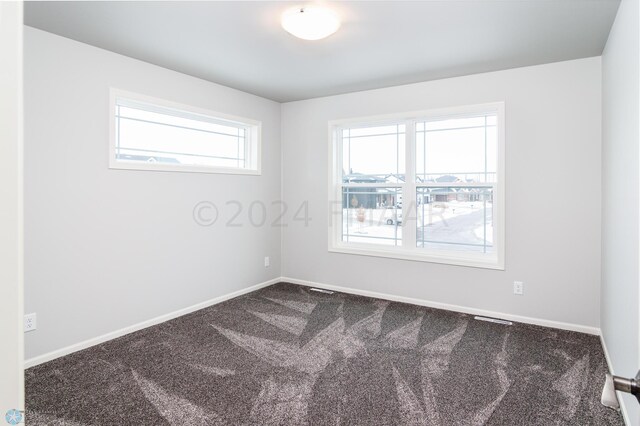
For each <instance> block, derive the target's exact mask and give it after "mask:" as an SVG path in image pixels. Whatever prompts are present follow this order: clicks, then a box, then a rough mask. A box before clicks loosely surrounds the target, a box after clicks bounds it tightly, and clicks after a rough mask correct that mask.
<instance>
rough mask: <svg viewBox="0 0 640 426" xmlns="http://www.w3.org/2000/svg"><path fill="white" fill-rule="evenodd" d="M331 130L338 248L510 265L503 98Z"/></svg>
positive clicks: (333, 239)
mask: <svg viewBox="0 0 640 426" xmlns="http://www.w3.org/2000/svg"><path fill="white" fill-rule="evenodd" d="M330 128H331V146H332V149H331V163H332V172H331V188H330V198H331V200H330V202H331V203H332V205H333V208H332V217H331V221H330V242H329V249H330V250H331V251H338V252H345V253H353V254H363V255H374V256H383V257H393V258H401V259H410V260H423V261H432V262H438V263H449V264H455V265H466V266H477V267H486V268H496V269H502V268H503V267H504V190H503V188H504V173H503V171H504V164H503V162H504V160H503V158H504V157H503V154H504V130H503V129H504V107H503V104H501V103H496V104H489V105H477V106H469V107H460V108H453V109H447V110H439V111H425V112H420V113H412V114H406V115H400V116H393V117H381V118H380V117H374V118H366V119H357V120H342V121H335V122H332V123H330Z"/></svg>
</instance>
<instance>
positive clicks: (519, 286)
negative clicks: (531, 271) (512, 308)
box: [513, 281, 524, 296]
mask: <svg viewBox="0 0 640 426" xmlns="http://www.w3.org/2000/svg"><path fill="white" fill-rule="evenodd" d="M513 294H517V295H519V296H522V295H523V294H524V283H523V282H522V281H514V282H513Z"/></svg>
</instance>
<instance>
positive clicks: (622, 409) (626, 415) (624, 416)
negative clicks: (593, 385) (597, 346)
mask: <svg viewBox="0 0 640 426" xmlns="http://www.w3.org/2000/svg"><path fill="white" fill-rule="evenodd" d="M600 343H601V344H602V349H603V350H604V357H605V359H606V360H607V367H609V372H610V373H611V374H615V372H614V370H613V364H612V363H611V357H610V356H609V350H608V349H607V343H606V342H605V340H604V336H603V335H602V333H600ZM603 386H604V383H603ZM617 396H618V403H619V404H620V412H621V413H622V419H623V420H624V424H625V425H627V426H631V421H629V412H628V411H627V405H626V404H625V400H624V399H623V398H620V393H618V394H617Z"/></svg>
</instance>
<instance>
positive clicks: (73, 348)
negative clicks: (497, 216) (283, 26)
mask: <svg viewBox="0 0 640 426" xmlns="http://www.w3.org/2000/svg"><path fill="white" fill-rule="evenodd" d="M281 281H283V282H289V283H292V284H300V285H305V286H310V287H318V288H323V289H326V290H334V291H339V292H343V293H349V294H356V295H360V296H367V297H374V298H378V299H385V300H391V301H394V302H402V303H410V304H412V305H419V306H427V307H430V308H437V309H444V310H448V311H454V312H462V313H466V314H471V315H481V316H486V317H492V318H502V319H506V320H510V321H515V322H521V323H525V324H534V325H540V326H543V327H551V328H558V329H562V330H570V331H578V332H581V333H587V334H593V335H598V336H599V335H600V329H598V328H596V327H588V326H583V325H578V324H570V323H564V322H558V321H550V320H544V319H539V318H530V317H524V316H519V315H511V314H505V313H502V312H494V311H487V310H483V309H476V308H470V307H466V306H459V305H451V304H448V303H440V302H433V301H429V300H423V299H415V298H412V297H405V296H396V295H392V294H387V293H378V292H373V291H367V290H359V289H355V288H349V287H343V286H337V285H333V284H324V283H318V282H313V281H307V280H301V279H297V278H291V277H278V278H273V279H271V280H269V281H265V282H263V283H260V284H256V285H254V286H251V287H247V288H244V289H241V290H238V291H235V292H233V293H229V294H226V295H223V296H219V297H216V298H214V299H210V300H207V301H205V302H201V303H197V304H195V305H192V306H189V307H186V308H183V309H179V310H177V311H174V312H171V313H168V314H165V315H161V316H158V317H156V318H152V319H149V320H146V321H143V322H140V323H137V324H133V325H130V326H128V327H125V328H122V329H120V330H116V331H112V332H109V333H106V334H103V335H101V336H97V337H94V338H91V339H88V340H85V341H82V342H79V343H75V344H73V345H70V346H66V347H64V348H61V349H57V350H55V351H51V352H48V353H46V354H43V355H39V356H36V357H33V358H30V359H28V360H26V361H25V362H24V368H25V369H26V368H31V367H34V366H36V365H39V364H42V363H45V362H47V361H51V360H54V359H56V358H60V357H62V356H65V355H69V354H71V353H74V352H77V351H80V350H83V349H86V348H90V347H91V346H95V345H99V344H101V343H104V342H106V341H108V340H112V339H115V338H118V337H121V336H124V335H126V334H129V333H133V332H135V331H138V330H142V329H144V328H147V327H151V326H153V325H156V324H160V323H163V322H165V321H169V320H171V319H174V318H177V317H180V316H183V315H187V314H190V313H191V312H195V311H197V310H200V309H204V308H207V307H209V306H212V305H215V304H218V303H221V302H224V301H225V300H229V299H233V298H234V297H238V296H242V295H244V294H247V293H251V292H252V291H256V290H259V289H261V288H264V287H267V286H269V285H272V284H275V283H277V282H281ZM603 347H604V345H603ZM605 353H606V347H605Z"/></svg>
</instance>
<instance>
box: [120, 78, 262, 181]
mask: <svg viewBox="0 0 640 426" xmlns="http://www.w3.org/2000/svg"><path fill="white" fill-rule="evenodd" d="M117 98H125V99H127V100H131V101H139V102H143V103H146V104H152V105H157V106H160V107H164V108H169V109H174V110H177V111H186V112H189V113H193V114H199V115H204V116H208V117H212V118H217V119H220V121H230V122H233V123H237V124H241V125H244V126H247V140H248V143H249V144H251V145H252V146H250V147H248V149H247V155H249V156H252V157H250V158H249V161H250V163H251V164H252V167H251V168H239V167H238V168H236V167H213V166H194V165H174V164H159V163H142V162H135V161H131V162H128V161H125V160H117V159H116V117H115V113H116V99H117ZM254 153H255V154H254ZM109 168H110V169H119V170H145V171H157V172H187V173H215V174H235V175H260V174H262V122H260V121H257V120H252V119H249V118H244V117H238V116H235V115H230V114H224V113H221V112H216V111H211V110H207V109H204V108H198V107H194V106H191V105H186V104H181V103H178V102H172V101H168V100H165V99H159V98H155V97H151V96H147V95H141V94H139V93H133V92H129V91H126V90H121V89H116V88H110V90H109Z"/></svg>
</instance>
